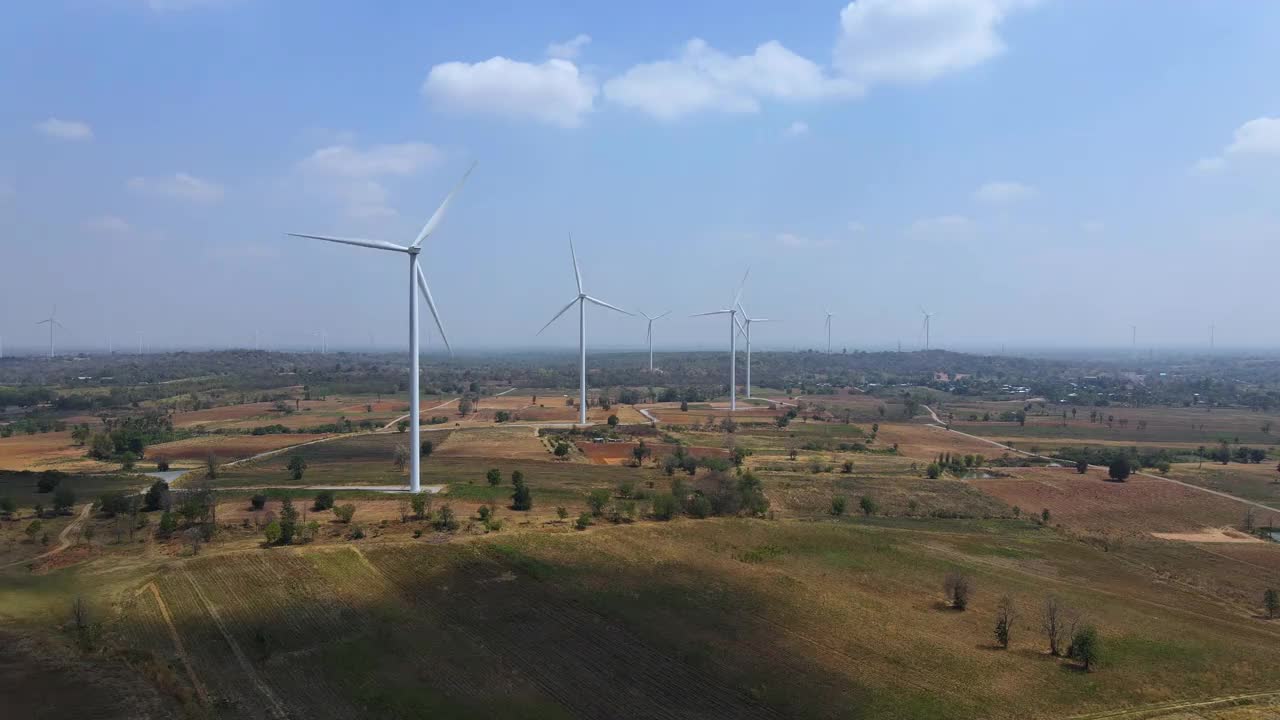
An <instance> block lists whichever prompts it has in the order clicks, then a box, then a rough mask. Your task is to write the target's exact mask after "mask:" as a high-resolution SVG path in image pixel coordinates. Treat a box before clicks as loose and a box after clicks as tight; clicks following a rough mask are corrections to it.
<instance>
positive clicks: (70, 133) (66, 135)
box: [36, 117, 93, 140]
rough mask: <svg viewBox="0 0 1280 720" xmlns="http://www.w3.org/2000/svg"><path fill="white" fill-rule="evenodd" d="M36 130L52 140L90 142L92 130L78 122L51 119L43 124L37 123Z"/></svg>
mask: <svg viewBox="0 0 1280 720" xmlns="http://www.w3.org/2000/svg"><path fill="white" fill-rule="evenodd" d="M36 129H37V130H39V131H40V132H42V133H44V134H45V135H48V136H49V137H52V138H58V139H59V140H92V139H93V128H91V127H89V124H88V123H83V122H80V121H79V120H59V119H58V118H54V117H51V118H49V119H48V120H45V121H44V122H41V123H37V124H36Z"/></svg>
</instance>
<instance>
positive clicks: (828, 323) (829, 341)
mask: <svg viewBox="0 0 1280 720" xmlns="http://www.w3.org/2000/svg"><path fill="white" fill-rule="evenodd" d="M822 312H824V313H826V314H827V320H826V322H825V323H823V326H824V327H826V329H827V354H828V355H830V354H831V318H833V317H835V315H836V314H835V313H833V312H831V311H830V310H828V309H826V308H823V309H822Z"/></svg>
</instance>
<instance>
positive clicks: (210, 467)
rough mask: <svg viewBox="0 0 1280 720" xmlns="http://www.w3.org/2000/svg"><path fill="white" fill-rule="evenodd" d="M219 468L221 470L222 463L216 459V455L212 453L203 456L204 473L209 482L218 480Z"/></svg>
mask: <svg viewBox="0 0 1280 720" xmlns="http://www.w3.org/2000/svg"><path fill="white" fill-rule="evenodd" d="M221 468H222V461H221V460H219V459H218V456H217V455H214V454H213V453H209V454H208V455H206V456H205V458H204V472H205V474H206V475H208V476H209V479H210V480H216V479H217V478H218V471H219V470H220V469H221Z"/></svg>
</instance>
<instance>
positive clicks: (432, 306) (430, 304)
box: [417, 265, 453, 355]
mask: <svg viewBox="0 0 1280 720" xmlns="http://www.w3.org/2000/svg"><path fill="white" fill-rule="evenodd" d="M417 267H418V289H419V290H421V291H422V297H423V298H425V299H426V301H427V309H428V310H430V311H431V317H433V318H435V319H436V327H437V328H439V329H440V339H442V340H444V346H445V348H446V349H448V350H449V355H453V346H452V345H450V344H449V336H448V335H446V334H445V333H444V323H443V322H441V320H440V313H439V312H437V311H436V301H435V300H434V299H432V297H431V288H430V287H428V286H427V276H426V275H425V274H424V273H423V272H422V266H421V265H418V266H417Z"/></svg>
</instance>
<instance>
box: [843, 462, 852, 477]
mask: <svg viewBox="0 0 1280 720" xmlns="http://www.w3.org/2000/svg"><path fill="white" fill-rule="evenodd" d="M840 472H842V473H844V474H845V475H848V474H849V473H851V472H853V461H852V460H845V461H844V462H843V463H841V464H840Z"/></svg>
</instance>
